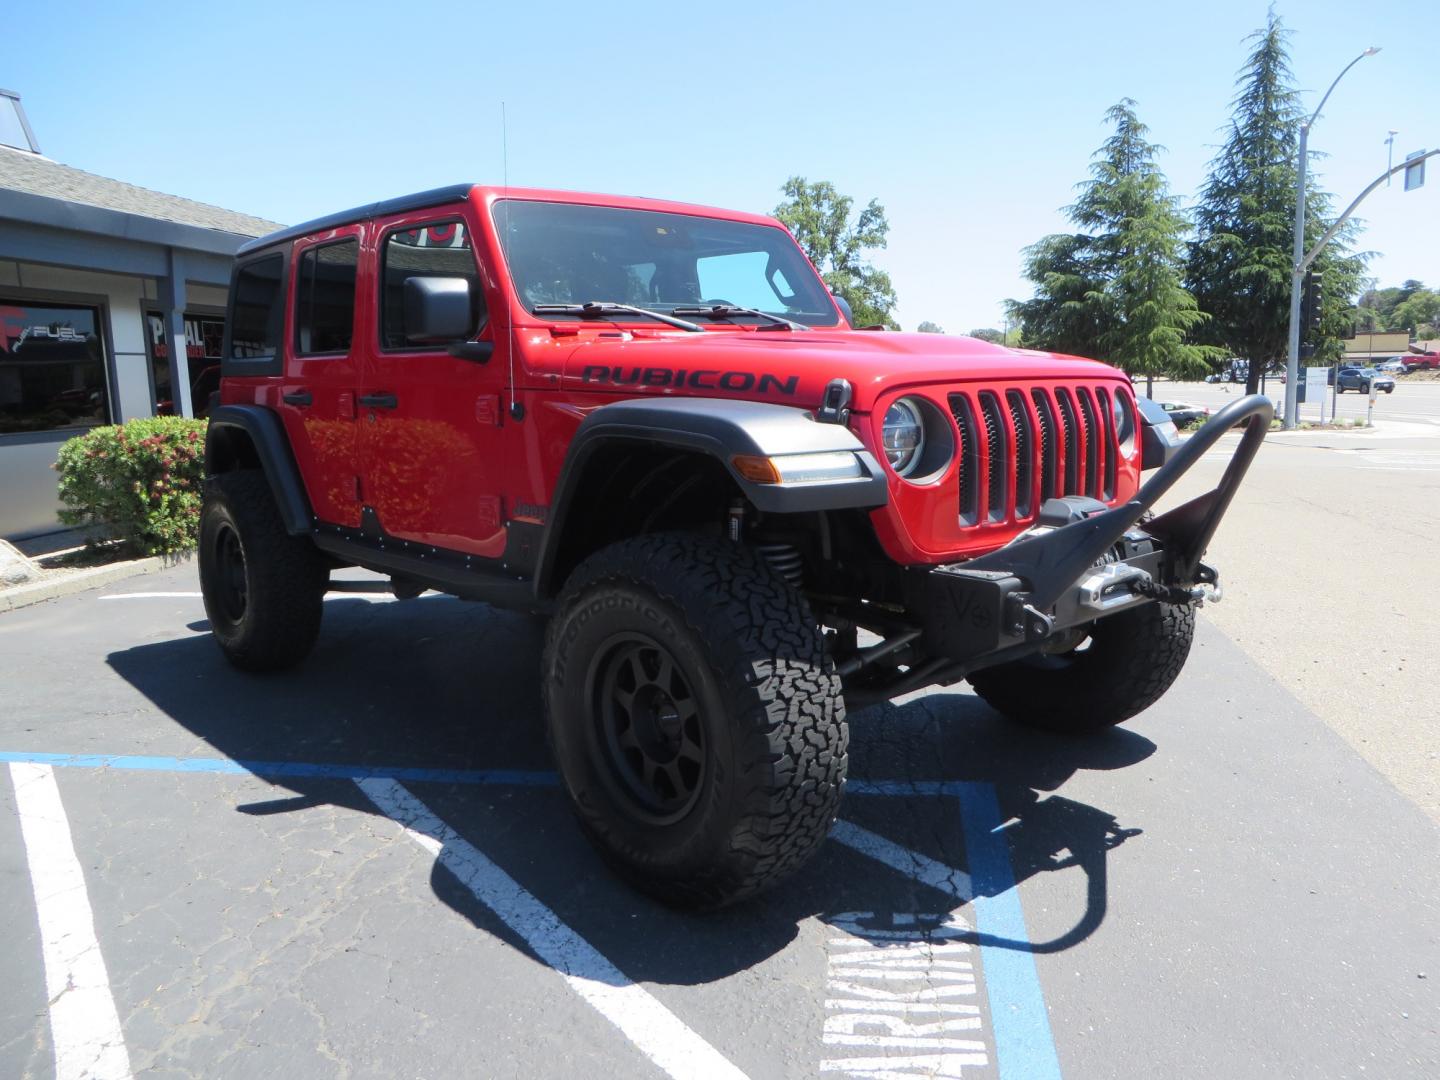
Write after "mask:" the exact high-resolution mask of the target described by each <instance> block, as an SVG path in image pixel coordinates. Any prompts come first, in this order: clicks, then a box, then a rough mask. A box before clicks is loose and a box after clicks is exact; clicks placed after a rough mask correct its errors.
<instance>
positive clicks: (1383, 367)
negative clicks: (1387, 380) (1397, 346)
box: [1375, 356, 1406, 375]
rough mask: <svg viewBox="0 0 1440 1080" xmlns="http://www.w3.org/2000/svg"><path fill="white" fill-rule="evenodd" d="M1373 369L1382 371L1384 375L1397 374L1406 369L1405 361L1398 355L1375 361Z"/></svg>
mask: <svg viewBox="0 0 1440 1080" xmlns="http://www.w3.org/2000/svg"><path fill="white" fill-rule="evenodd" d="M1375 370H1376V371H1380V372H1383V373H1385V374H1386V375H1399V374H1400V373H1401V372H1403V371H1405V370H1406V367H1405V361H1404V360H1402V359H1400V357H1398V356H1392V357H1390V358H1389V359H1388V360H1385V361H1382V362H1380V363H1377V364H1376V365H1375Z"/></svg>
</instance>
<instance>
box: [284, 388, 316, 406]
mask: <svg viewBox="0 0 1440 1080" xmlns="http://www.w3.org/2000/svg"><path fill="white" fill-rule="evenodd" d="M280 400H281V401H283V402H285V404H286V405H310V404H312V403H313V402H314V401H315V399H314V398H313V397H311V396H310V391H309V390H292V391H291V392H290V393H288V394H281V395H280Z"/></svg>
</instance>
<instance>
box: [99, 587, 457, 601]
mask: <svg viewBox="0 0 1440 1080" xmlns="http://www.w3.org/2000/svg"><path fill="white" fill-rule="evenodd" d="M426 595H434V594H426ZM203 597H204V593H198V592H120V593H105V594H103V595H101V596H97V597H96V598H95V599H96V600H200V599H203ZM337 597H339V598H341V599H345V600H363V601H365V603H367V604H388V603H391V602H393V601H394V600H395V599H397V598H396V597H395V596H392V595H390V594H389V593H362V592H346V591H345V590H343V589H337V590H335V591H333V592H328V593H326V594H325V598H326V599H327V600H333V599H335V598H337Z"/></svg>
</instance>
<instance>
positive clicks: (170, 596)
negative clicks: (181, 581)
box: [95, 592, 200, 600]
mask: <svg viewBox="0 0 1440 1080" xmlns="http://www.w3.org/2000/svg"><path fill="white" fill-rule="evenodd" d="M95 599H96V600H199V599H200V594H199V593H198V592H121V593H106V594H105V595H103V596H97V597H96V598H95Z"/></svg>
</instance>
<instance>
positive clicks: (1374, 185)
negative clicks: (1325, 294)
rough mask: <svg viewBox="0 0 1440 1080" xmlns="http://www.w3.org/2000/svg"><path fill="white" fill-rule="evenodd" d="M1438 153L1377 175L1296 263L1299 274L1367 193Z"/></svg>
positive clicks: (1439, 152)
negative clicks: (1398, 173)
mask: <svg viewBox="0 0 1440 1080" xmlns="http://www.w3.org/2000/svg"><path fill="white" fill-rule="evenodd" d="M1436 154H1440V150H1431V151H1430V152H1429V153H1428V154H1421V155H1420V156H1419V157H1413V158H1410V159H1409V160H1408V161H1402V162H1401V163H1400V164H1399V165H1396V166H1394V167H1392V168H1389V169H1386V170H1385V171H1384V172H1383V173H1381V174H1380V175H1379V176H1377V177H1376V178H1375V180H1374V182H1373V183H1371V185H1370V186H1369V187H1367V188H1366V189H1365V190H1364V191H1362V192H1360V194H1359V195H1356V196H1355V201H1354V202H1352V203H1351V204H1350V205H1349V206H1347V207H1346V208H1345V212H1344V213H1343V214H1341V215H1340V216H1339V217H1338V218H1336V219H1335V224H1334V225H1331V226H1330V228H1328V229H1326V230H1325V235H1324V236H1322V237H1320V239H1319V240H1317V241H1315V246H1314V247H1313V248H1311V249H1310V251H1309V253H1308V254H1307V255H1306V256H1305V257H1304V258H1303V259H1301V260H1300V262H1299V263H1298V264H1296V266H1295V272H1296V273H1297V274H1303V273H1304V272H1305V268H1306V267H1307V266H1309V265H1310V264H1311V263H1312V262H1314V261H1315V257H1316V256H1317V255H1319V254H1320V249H1321V248H1323V247H1324V246H1325V245H1326V244H1327V243H1329V241H1330V238H1331V237H1332V236H1334V235H1335V234H1336V233H1337V232H1339V231H1340V226H1341V225H1344V224H1345V222H1346V221H1347V220H1348V219H1349V217H1350V215H1351V214H1353V213H1355V208H1356V207H1358V206H1359V205H1360V204H1361V203H1362V202H1364V201H1365V197H1366V196H1367V195H1369V194H1370V193H1371V192H1372V191H1374V190H1375V189H1376V188H1377V187H1379V186H1380V185H1381V184H1383V183H1384V182H1385V181H1386V180H1388V179H1389V178H1390V177H1392V176H1394V175H1395V174H1396V173H1397V172H1404V171H1405V170H1406V169H1408V168H1410V166H1411V165H1414V164H1415V163H1416V162H1417V161H1424V160H1425V159H1426V158H1432V157H1434V156H1435V155H1436Z"/></svg>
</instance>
